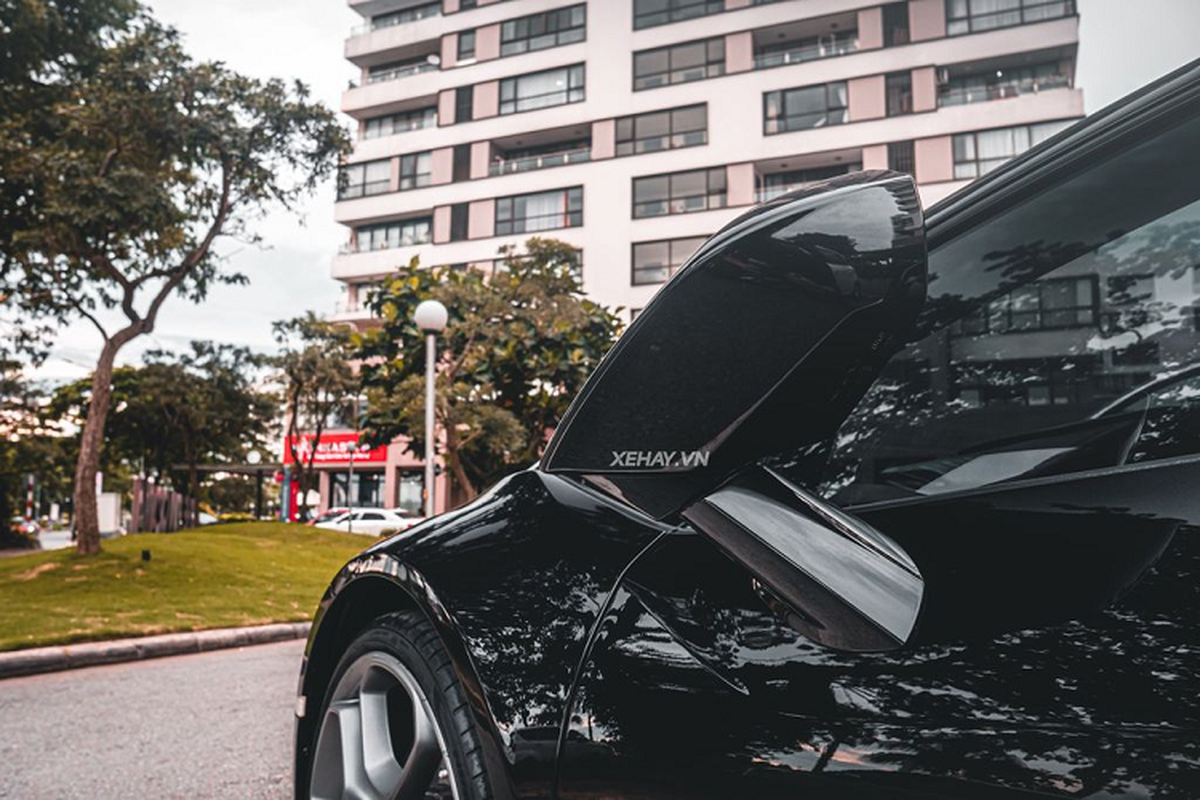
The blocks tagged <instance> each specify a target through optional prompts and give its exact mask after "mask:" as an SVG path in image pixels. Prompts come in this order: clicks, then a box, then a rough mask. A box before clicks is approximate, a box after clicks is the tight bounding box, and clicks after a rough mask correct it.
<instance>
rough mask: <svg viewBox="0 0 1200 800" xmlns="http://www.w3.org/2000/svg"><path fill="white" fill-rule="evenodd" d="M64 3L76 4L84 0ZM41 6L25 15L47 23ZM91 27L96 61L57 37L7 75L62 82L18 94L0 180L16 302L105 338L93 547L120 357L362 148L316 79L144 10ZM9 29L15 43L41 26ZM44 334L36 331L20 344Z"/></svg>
mask: <svg viewBox="0 0 1200 800" xmlns="http://www.w3.org/2000/svg"><path fill="white" fill-rule="evenodd" d="M27 2H28V3H34V4H35V6H37V7H39V8H40V7H42V6H45V4H37V3H35V0H27ZM53 5H54V7H55V8H56V9H57V10H58V11H59V12H62V11H63V9H67V8H70V7H71V5H72V4H68V3H65V2H64V3H55V4H53ZM96 5H98V6H99V5H103V4H96ZM89 6H90V4H89ZM36 16H37V15H36V14H32V15H23V16H18V17H14V21H16V22H22V21H24V22H26V23H28V24H29V25H31V26H36V25H35V23H36V20H34V18H35V17H36ZM118 18H119V15H118ZM101 19H102V20H103V19H105V18H103V17H101ZM30 20H34V21H33V22H31V21H30ZM5 24H6V26H7V25H8V22H7V18H6V23H5ZM91 33H92V38H93V39H94V40H95V42H96V47H94V48H93V49H92V50H90V51H89V53H88V60H87V63H86V65H84V67H81V68H79V69H76V68H74V67H73V65H72V66H71V68H66V69H58V68H57V67H58V65H59V64H60V62H61V63H69V62H70V59H69V58H65V57H64V58H63V59H58V60H51V58H50V55H48V54H52V50H53V48H49V49H47V50H46V51H45V52H43V53H42V54H41V55H39V51H36V50H35V51H33V52H32V53H31V54H29V55H28V56H26V58H25V63H24V65H23V66H21V67H19V68H17V69H16V70H15V71H16V73H17V74H15V75H6V79H7V81H8V82H12V83H14V84H22V85H28V86H35V85H39V84H48V85H49V86H50V88H49V89H46V90H45V91H41V90H37V91H34V90H31V91H34V93H35V94H37V95H38V96H39V97H41V98H43V99H46V100H49V101H50V105H49V107H48V108H46V109H34V108H33V107H32V104H30V103H18V102H15V101H14V102H11V103H9V102H8V100H7V98H8V96H9V95H8V94H6V95H5V97H6V103H7V105H8V106H9V107H6V108H5V109H3V110H4V111H5V112H6V113H5V115H4V116H5V117H6V118H5V119H4V121H3V135H2V142H0V152H2V153H3V163H2V167H3V175H4V179H3V181H0V183H3V184H5V185H6V189H5V191H8V192H10V195H11V194H12V193H14V192H15V193H16V194H17V197H16V198H15V200H16V201H17V202H18V204H19V205H20V206H21V210H20V211H19V212H17V213H15V214H14V215H12V216H10V217H6V218H5V219H4V226H3V229H2V230H0V234H2V235H0V259H2V261H0V297H3V298H4V304H5V306H6V309H7V310H8V311H9V312H11V314H10V315H11V316H15V317H19V318H21V319H22V320H26V321H28V322H29V323H30V324H32V323H37V324H41V325H42V326H43V327H54V326H57V325H61V324H63V323H65V322H68V321H70V320H72V319H76V318H78V317H81V316H82V317H84V318H86V319H88V320H90V321H91V322H92V323H93V324H94V325H95V327H96V329H97V331H98V332H99V335H100V339H101V342H102V345H101V349H100V353H99V357H98V359H97V362H96V367H95V370H94V372H93V385H92V391H91V398H90V402H89V404H88V416H87V419H86V421H85V422H84V426H83V433H82V436H81V439H80V448H79V460H78V464H77V467H76V473H75V504H74V508H75V518H76V531H77V533H78V548H79V551H80V552H81V553H84V554H90V553H96V552H99V549H100V536H99V530H98V526H97V518H96V498H95V494H94V492H93V491H92V485H93V483H94V480H95V474H96V471H97V469H98V466H99V463H100V455H101V450H102V445H103V441H104V429H105V423H106V420H107V417H108V412H109V409H110V405H111V395H110V385H111V381H112V376H113V365H114V362H115V359H116V356H117V354H118V353H119V352H120V350H121V348H122V347H124V346H125V345H126V344H128V343H129V342H130V341H132V340H133V339H135V338H137V337H138V336H142V335H144V334H147V333H149V332H151V331H152V330H153V329H154V326H155V323H156V321H157V319H158V314H159V312H160V310H161V308H162V306H163V304H164V303H165V301H166V300H167V299H168V298H169V297H171V296H173V295H182V296H184V297H186V298H187V299H189V300H191V301H193V302H200V301H202V300H203V299H204V298H205V296H206V294H207V292H208V289H209V287H210V286H212V285H213V284H214V283H244V282H245V278H244V277H243V276H241V275H239V274H236V273H234V272H231V271H229V270H228V269H227V268H226V267H225V265H224V264H223V262H222V260H221V258H220V257H219V255H218V254H217V253H216V252H214V249H213V246H214V243H215V242H216V241H217V240H218V238H220V237H231V236H234V237H241V238H243V239H249V240H250V241H257V239H256V237H254V236H253V235H252V234H250V233H249V226H250V224H251V223H252V222H253V221H254V219H255V218H256V217H257V216H259V215H261V213H262V212H263V209H264V208H265V207H266V206H268V205H277V206H281V207H283V208H284V209H289V210H290V209H293V208H294V206H295V203H296V202H297V201H298V200H299V199H301V198H302V197H303V196H305V195H307V194H309V193H311V192H312V191H313V190H314V189H315V188H316V186H317V185H318V184H319V183H320V182H321V181H323V180H324V179H325V178H326V177H327V176H329V175H330V174H332V170H334V169H335V167H336V163H337V160H338V158H339V157H340V156H341V155H342V154H344V153H345V152H346V151H347V149H348V146H349V145H348V137H347V136H346V133H345V131H344V130H343V129H342V128H341V126H340V125H339V124H338V123H337V121H336V118H335V116H334V114H333V112H331V111H330V110H329V109H327V108H326V107H325V106H324V105H322V104H320V103H315V102H312V101H311V100H310V99H309V97H308V91H307V89H306V87H304V86H303V85H302V84H299V83H297V84H295V85H293V86H290V87H289V86H288V85H285V84H284V83H283V82H282V81H279V80H272V81H266V82H262V81H256V80H252V79H250V78H246V77H243V76H241V75H238V74H236V73H234V72H231V71H230V70H228V69H226V68H225V67H224V66H223V65H221V64H218V63H197V62H195V61H193V60H191V59H190V58H189V57H188V56H187V55H186V54H185V53H184V51H183V49H182V48H181V47H180V44H179V39H178V34H177V33H176V32H175V31H173V30H171V29H169V28H165V27H163V26H161V25H159V24H158V23H156V22H155V21H154V20H153V19H151V18H149V17H148V16H146V15H145V14H143V13H138V14H137V15H136V16H134V17H133V18H132V20H131V21H129V22H128V23H127V24H125V25H123V26H119V25H116V24H112V25H108V26H104V27H101V28H100V29H99V30H96V29H91ZM6 35H7V36H11V37H12V41H17V40H18V39H19V38H20V37H23V36H26V35H27V31H25V30H15V31H11V30H10V31H6ZM9 182H12V184H13V186H14V187H16V188H13V189H9V188H8V187H7V184H8V183H9ZM8 199H10V200H12V199H14V198H12V197H11V196H10V198H8ZM107 309H112V310H119V315H120V316H119V318H121V322H120V324H119V325H118V326H116V327H114V328H113V329H112V330H110V329H108V328H107V327H105V326H104V325H103V324H102V323H101V319H100V316H101V315H99V314H98V313H97V312H99V311H102V310H107ZM22 330H28V325H25V326H22ZM44 343H45V341H44V339H42V338H39V337H38V336H36V335H30V336H28V338H26V339H24V340H22V341H20V342H19V344H22V345H24V346H25V347H26V348H27V349H37V348H38V346H39V345H40V346H41V347H43V348H44Z"/></svg>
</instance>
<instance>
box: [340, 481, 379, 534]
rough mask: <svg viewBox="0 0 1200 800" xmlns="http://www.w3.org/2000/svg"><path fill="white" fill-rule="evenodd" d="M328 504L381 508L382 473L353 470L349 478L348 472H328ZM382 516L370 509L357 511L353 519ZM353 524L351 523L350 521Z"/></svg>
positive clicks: (370, 518) (368, 518) (364, 519)
mask: <svg viewBox="0 0 1200 800" xmlns="http://www.w3.org/2000/svg"><path fill="white" fill-rule="evenodd" d="M329 505H330V507H331V508H337V507H341V506H348V507H353V508H383V473H382V472H355V473H354V478H353V479H351V477H350V473H349V472H348V471H347V472H341V471H338V472H331V473H330V474H329ZM375 517H380V518H382V517H383V515H382V514H379V513H372V512H370V511H366V512H359V513H358V515H357V516H356V517H355V518H354V519H355V521H358V520H360V519H361V520H363V521H364V522H365V521H367V520H373V519H374V518H375ZM351 524H353V523H351Z"/></svg>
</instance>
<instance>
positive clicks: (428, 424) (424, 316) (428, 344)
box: [413, 300, 449, 518]
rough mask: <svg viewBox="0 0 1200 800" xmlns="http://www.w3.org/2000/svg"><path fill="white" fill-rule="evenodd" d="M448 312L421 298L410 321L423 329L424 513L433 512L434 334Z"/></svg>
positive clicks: (447, 315)
mask: <svg viewBox="0 0 1200 800" xmlns="http://www.w3.org/2000/svg"><path fill="white" fill-rule="evenodd" d="M448 318H449V314H448V312H447V311H446V307H445V306H444V305H442V304H441V303H439V302H438V301H437V300H424V301H422V302H421V304H420V305H418V306H417V310H416V311H415V312H413V322H415V323H417V327H418V328H420V329H421V330H422V331H424V333H425V486H424V490H425V516H426V518H428V517H432V516H433V477H434V474H433V459H434V441H433V436H434V414H433V411H434V402H435V400H436V396H435V391H434V375H435V370H434V367H435V366H436V364H437V335H438V334H439V333H441V332H442V331H444V330H445V329H446V321H447V319H448Z"/></svg>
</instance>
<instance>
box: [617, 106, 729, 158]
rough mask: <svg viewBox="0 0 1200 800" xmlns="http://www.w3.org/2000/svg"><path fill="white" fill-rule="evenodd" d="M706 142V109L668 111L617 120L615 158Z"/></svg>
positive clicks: (696, 107)
mask: <svg viewBox="0 0 1200 800" xmlns="http://www.w3.org/2000/svg"><path fill="white" fill-rule="evenodd" d="M707 142H708V106H706V105H705V104H704V103H701V104H699V105H695V106H683V107H681V108H670V109H667V110H665V111H654V112H651V113H649V114H635V115H633V116H629V117H621V118H620V119H618V120H617V155H619V156H631V155H636V154H638V153H654V152H657V151H659V150H674V149H676V148H679V147H694V146H696V145H701V144H706V143H707Z"/></svg>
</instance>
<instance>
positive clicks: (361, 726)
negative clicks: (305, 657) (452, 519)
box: [309, 611, 491, 800]
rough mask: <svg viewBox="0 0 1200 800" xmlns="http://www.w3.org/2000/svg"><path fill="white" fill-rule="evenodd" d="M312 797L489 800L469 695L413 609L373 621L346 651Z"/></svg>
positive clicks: (329, 698) (326, 708)
mask: <svg viewBox="0 0 1200 800" xmlns="http://www.w3.org/2000/svg"><path fill="white" fill-rule="evenodd" d="M320 719H321V723H320V726H319V728H318V731H317V735H316V748H315V750H314V755H313V760H312V774H311V776H310V781H309V787H310V792H311V797H312V798H313V800H317V799H318V798H319V799H320V800H346V799H347V798H355V800H359V798H372V799H374V798H380V799H381V800H382V798H400V799H401V800H409V799H411V798H439V800H487V799H488V798H490V796H491V793H490V791H488V781H487V776H486V774H485V770H484V767H483V762H482V759H481V750H480V747H479V739H478V734H477V732H476V730H475V726H474V723H473V721H472V719H471V713H470V708H469V707H468V705H467V700H466V694H465V692H464V691H463V688H462V685H461V684H460V683H459V682H458V678H457V676H455V674H454V669H453V667H452V665H451V663H450V658H449V656H448V655H447V654H446V651H445V648H444V647H443V646H442V643H441V640H440V639H439V638H438V635H437V631H435V630H434V628H433V626H432V625H431V624H430V623H429V621H428V620H427V619H425V617H424V616H423V615H422V614H421V613H419V612H416V611H402V612H398V613H395V614H389V615H387V616H384V617H380V618H379V619H377V620H375V621H374V622H373V623H372V624H371V625H370V626H369V627H368V628H367V629H366V630H365V631H363V632H362V633H361V634H360V635H359V636H358V638H356V639H355V640H354V641H353V642H352V643H351V644H350V647H348V648H347V649H346V652H345V654H344V655H343V656H342V659H341V661H339V662H338V666H337V669H336V670H335V671H334V674H333V680H332V681H331V682H330V689H329V691H328V692H327V693H326V696H325V702H324V704H323V705H322V709H321V717H320Z"/></svg>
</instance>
